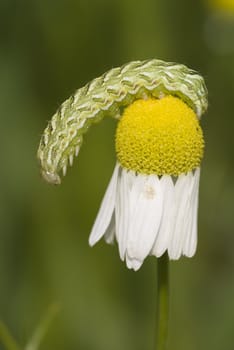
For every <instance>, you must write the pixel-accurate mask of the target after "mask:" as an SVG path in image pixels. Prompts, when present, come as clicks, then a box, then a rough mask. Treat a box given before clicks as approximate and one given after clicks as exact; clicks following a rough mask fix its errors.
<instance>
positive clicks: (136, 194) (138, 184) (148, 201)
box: [127, 175, 163, 269]
mask: <svg viewBox="0 0 234 350" xmlns="http://www.w3.org/2000/svg"><path fill="white" fill-rule="evenodd" d="M162 205H163V203H162V190H161V185H160V180H159V179H158V177H157V176H155V175H149V176H146V175H138V176H137V178H136V180H135V182H134V184H133V187H132V191H131V196H130V221H129V233H128V242H127V255H128V261H127V262H128V264H129V265H131V266H132V268H135V269H136V268H137V267H138V265H139V266H140V265H141V263H142V262H143V260H144V259H145V257H146V256H147V255H148V254H149V252H150V250H151V249H152V246H153V243H154V241H155V238H156V236H157V233H158V229H159V225H160V221H161V216H162ZM138 268H139V267H138Z"/></svg>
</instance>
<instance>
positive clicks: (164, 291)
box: [156, 254, 169, 350]
mask: <svg viewBox="0 0 234 350" xmlns="http://www.w3.org/2000/svg"><path fill="white" fill-rule="evenodd" d="M157 260H158V271H157V279H158V293H157V333H156V335H157V341H156V342H157V343H156V350H166V347H167V335H168V314H169V261H168V256H167V254H164V255H163V256H162V257H161V258H159V259H157Z"/></svg>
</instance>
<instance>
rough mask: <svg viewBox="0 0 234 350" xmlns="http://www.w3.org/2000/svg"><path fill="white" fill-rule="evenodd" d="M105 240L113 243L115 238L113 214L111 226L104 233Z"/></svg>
mask: <svg viewBox="0 0 234 350" xmlns="http://www.w3.org/2000/svg"><path fill="white" fill-rule="evenodd" d="M104 238H105V241H106V243H108V244H113V243H114V240H115V216H114V213H113V214H112V217H111V221H110V223H109V226H108V227H107V229H106V233H105V235H104Z"/></svg>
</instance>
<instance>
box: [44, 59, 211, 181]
mask: <svg viewBox="0 0 234 350" xmlns="http://www.w3.org/2000/svg"><path fill="white" fill-rule="evenodd" d="M166 94H171V95H175V96H178V97H180V98H181V99H182V100H183V101H185V102H186V103H187V104H188V105H189V106H190V107H191V108H193V109H194V111H195V112H196V114H197V116H198V118H200V116H201V115H202V113H204V112H205V110H206V109H207V90H206V87H205V83H204V80H203V78H202V77H201V76H200V75H199V74H198V73H196V72H195V71H193V70H191V69H188V68H187V67H186V66H184V65H181V64H176V63H167V62H164V61H161V60H157V59H152V60H147V61H133V62H130V63H128V64H126V65H124V66H122V67H118V68H113V69H111V70H109V71H108V72H107V73H105V74H103V75H102V76H100V77H99V78H96V79H94V80H92V81H91V82H90V83H88V84H87V85H85V86H84V87H82V88H81V89H78V90H77V91H76V92H75V93H74V94H73V95H72V96H71V97H70V98H69V99H68V100H66V101H65V102H64V103H63V104H62V105H61V107H60V108H59V110H58V111H57V112H56V113H55V114H54V116H53V117H52V119H51V121H50V122H49V123H48V126H47V128H46V129H45V131H44V133H43V135H42V138H41V141H40V145H39V149H38V159H39V162H40V166H41V173H42V176H43V178H44V179H45V180H46V181H48V182H49V183H52V184H59V183H60V182H61V179H60V176H59V173H60V171H61V170H62V172H63V175H65V174H66V169H67V165H68V163H70V165H72V163H73V158H74V155H76V156H77V155H78V153H79V150H80V147H81V144H82V140H83V134H84V133H85V132H86V131H87V130H88V128H89V126H90V125H91V124H93V123H96V122H99V121H100V120H102V118H103V117H104V116H107V115H108V116H111V117H115V118H120V117H121V111H122V108H123V107H125V106H127V105H129V104H131V103H132V102H133V101H134V100H136V99H139V98H147V97H150V96H151V97H155V98H161V97H163V96H164V95H166Z"/></svg>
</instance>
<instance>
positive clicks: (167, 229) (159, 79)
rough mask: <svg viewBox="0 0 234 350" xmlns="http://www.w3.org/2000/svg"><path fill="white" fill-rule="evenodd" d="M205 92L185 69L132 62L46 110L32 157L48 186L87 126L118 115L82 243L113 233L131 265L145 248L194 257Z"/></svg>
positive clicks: (197, 78)
mask: <svg viewBox="0 0 234 350" xmlns="http://www.w3.org/2000/svg"><path fill="white" fill-rule="evenodd" d="M206 97H207V93H206V88H205V85H204V81H203V78H202V77H201V76H200V75H198V74H197V73H195V72H194V71H192V70H190V69H188V68H187V67H185V66H183V65H178V64H173V63H165V62H163V61H160V60H150V61H143V62H140V61H136V62H131V63H129V64H127V65H125V66H123V67H121V68H115V69H112V70H110V71H109V72H107V73H106V74H104V75H103V76H101V77H100V78H97V79H95V80H93V81H92V82H91V83H89V84H88V85H86V86H85V87H84V88H82V89H79V90H78V91H77V92H76V93H75V94H74V95H73V96H72V97H71V98H70V99H69V100H67V101H65V102H64V104H63V105H62V106H61V108H60V110H59V111H58V112H57V113H56V114H55V115H54V116H53V118H52V121H51V122H50V123H49V125H48V127H47V129H46V130H45V132H44V135H43V137H42V140H41V143H40V147H39V150H38V157H39V161H40V163H41V167H42V175H43V177H44V178H45V179H46V180H47V181H48V182H50V183H55V184H58V183H60V176H59V172H60V171H61V170H62V171H63V174H64V175H65V173H66V169H67V164H68V162H70V164H72V162H73V156H74V154H76V155H77V154H78V152H79V149H80V146H81V143H82V137H83V134H84V133H85V132H86V131H87V129H88V128H89V126H90V125H91V124H92V123H93V122H97V121H99V120H101V119H102V118H103V117H104V116H105V115H110V116H113V117H115V118H118V119H119V122H118V125H117V131H116V155H117V164H116V167H115V170H114V173H113V176H112V179H111V181H110V184H109V186H108V189H107V191H106V194H105V196H104V199H103V202H102V205H101V208H100V211H99V213H98V216H97V218H96V221H95V224H94V226H93V229H92V232H91V235H90V239H89V242H90V245H94V244H95V243H96V242H97V241H98V240H99V239H100V238H101V237H102V236H104V237H105V238H106V241H107V242H109V243H110V242H113V240H114V238H116V240H117V242H118V246H119V252H120V257H121V259H123V260H126V263H127V266H128V267H129V268H133V269H134V270H137V269H139V267H140V266H141V264H142V262H143V261H144V259H145V258H146V256H147V255H149V254H152V255H155V256H157V257H159V256H161V255H162V254H163V253H165V252H166V251H168V254H169V257H170V258H171V259H178V258H179V257H180V256H181V255H186V256H193V255H194V253H195V250H196V244H197V206H198V186H199V175H200V163H201V159H202V156H203V149H204V140H203V134H202V130H201V127H200V125H199V118H200V116H201V114H202V113H203V112H204V111H205V110H206V108H207V99H206Z"/></svg>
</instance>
